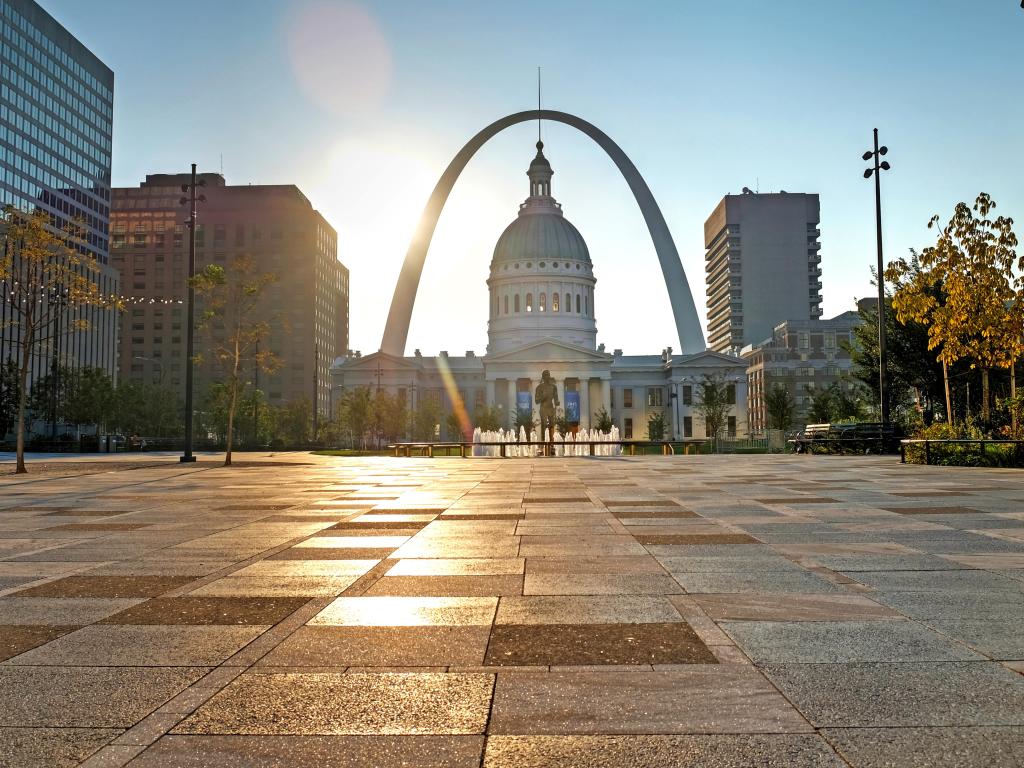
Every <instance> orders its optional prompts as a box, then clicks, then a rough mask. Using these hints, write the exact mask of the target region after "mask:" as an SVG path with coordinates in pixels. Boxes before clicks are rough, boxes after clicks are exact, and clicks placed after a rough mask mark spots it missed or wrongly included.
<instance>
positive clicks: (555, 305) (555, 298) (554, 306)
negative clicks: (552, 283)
mask: <svg viewBox="0 0 1024 768" xmlns="http://www.w3.org/2000/svg"><path fill="white" fill-rule="evenodd" d="M551 311H552V312H557V311H558V294H557V293H552V294H551Z"/></svg>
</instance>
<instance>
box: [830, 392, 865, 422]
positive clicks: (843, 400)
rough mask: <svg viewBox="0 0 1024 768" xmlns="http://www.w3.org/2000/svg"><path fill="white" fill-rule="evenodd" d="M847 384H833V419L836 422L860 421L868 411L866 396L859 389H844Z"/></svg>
mask: <svg viewBox="0 0 1024 768" xmlns="http://www.w3.org/2000/svg"><path fill="white" fill-rule="evenodd" d="M844 383H846V382H832V383H831V384H829V387H828V388H829V390H830V391H831V392H832V418H833V420H835V421H839V422H843V421H860V420H861V419H863V418H864V414H865V411H866V408H865V405H864V396H863V394H862V392H861V390H860V389H859V388H854V389H850V388H849V387H846V388H843V384H844Z"/></svg>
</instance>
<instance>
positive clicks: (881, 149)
mask: <svg viewBox="0 0 1024 768" xmlns="http://www.w3.org/2000/svg"><path fill="white" fill-rule="evenodd" d="M888 153H889V148H888V147H879V148H878V154H880V155H886V154H888Z"/></svg>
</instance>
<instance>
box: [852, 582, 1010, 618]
mask: <svg viewBox="0 0 1024 768" xmlns="http://www.w3.org/2000/svg"><path fill="white" fill-rule="evenodd" d="M871 598H872V599H873V600H876V601H878V602H879V603H882V604H884V605H888V606H891V607H892V608H894V609H896V610H897V611H899V612H900V613H903V614H905V615H907V616H910V617H911V618H915V619H922V620H924V621H928V622H931V621H933V620H936V619H948V620H953V621H1003V622H1009V623H1011V624H1024V601H1022V600H1021V596H1020V594H1018V593H1016V592H1012V591H1000V592H980V593H975V592H970V591H957V592H942V591H928V592H911V591H909V590H907V591H902V592H872V593H871Z"/></svg>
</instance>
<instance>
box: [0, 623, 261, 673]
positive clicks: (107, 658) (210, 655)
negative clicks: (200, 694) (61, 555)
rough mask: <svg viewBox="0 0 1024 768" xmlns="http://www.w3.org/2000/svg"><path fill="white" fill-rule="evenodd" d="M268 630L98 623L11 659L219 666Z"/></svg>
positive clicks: (106, 664) (97, 664)
mask: <svg viewBox="0 0 1024 768" xmlns="http://www.w3.org/2000/svg"><path fill="white" fill-rule="evenodd" d="M265 630H266V627H188V626H111V625H100V624H94V625H92V626H90V627H83V628H82V629H79V630H77V631H75V632H71V633H70V634H66V635H64V636H63V637H60V638H58V639H56V640H53V641H52V642H49V643H47V644H46V645H45V646H42V647H40V648H36V649H35V650H32V651H28V652H26V653H23V654H21V655H20V656H16V657H15V658H13V659H11V660H10V663H12V664H22V665H29V664H30V665H48V666H58V667H59V666H62V665H63V666H71V665H84V666H90V667H205V666H215V665H217V664H220V663H221V662H223V661H225V660H226V659H228V658H229V657H230V656H232V655H234V654H235V653H236V652H237V651H238V650H240V649H241V648H242V647H244V646H245V645H247V644H248V643H250V642H251V641H252V640H254V639H255V638H257V637H259V635H261V634H262V633H263V632H264V631H265Z"/></svg>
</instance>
